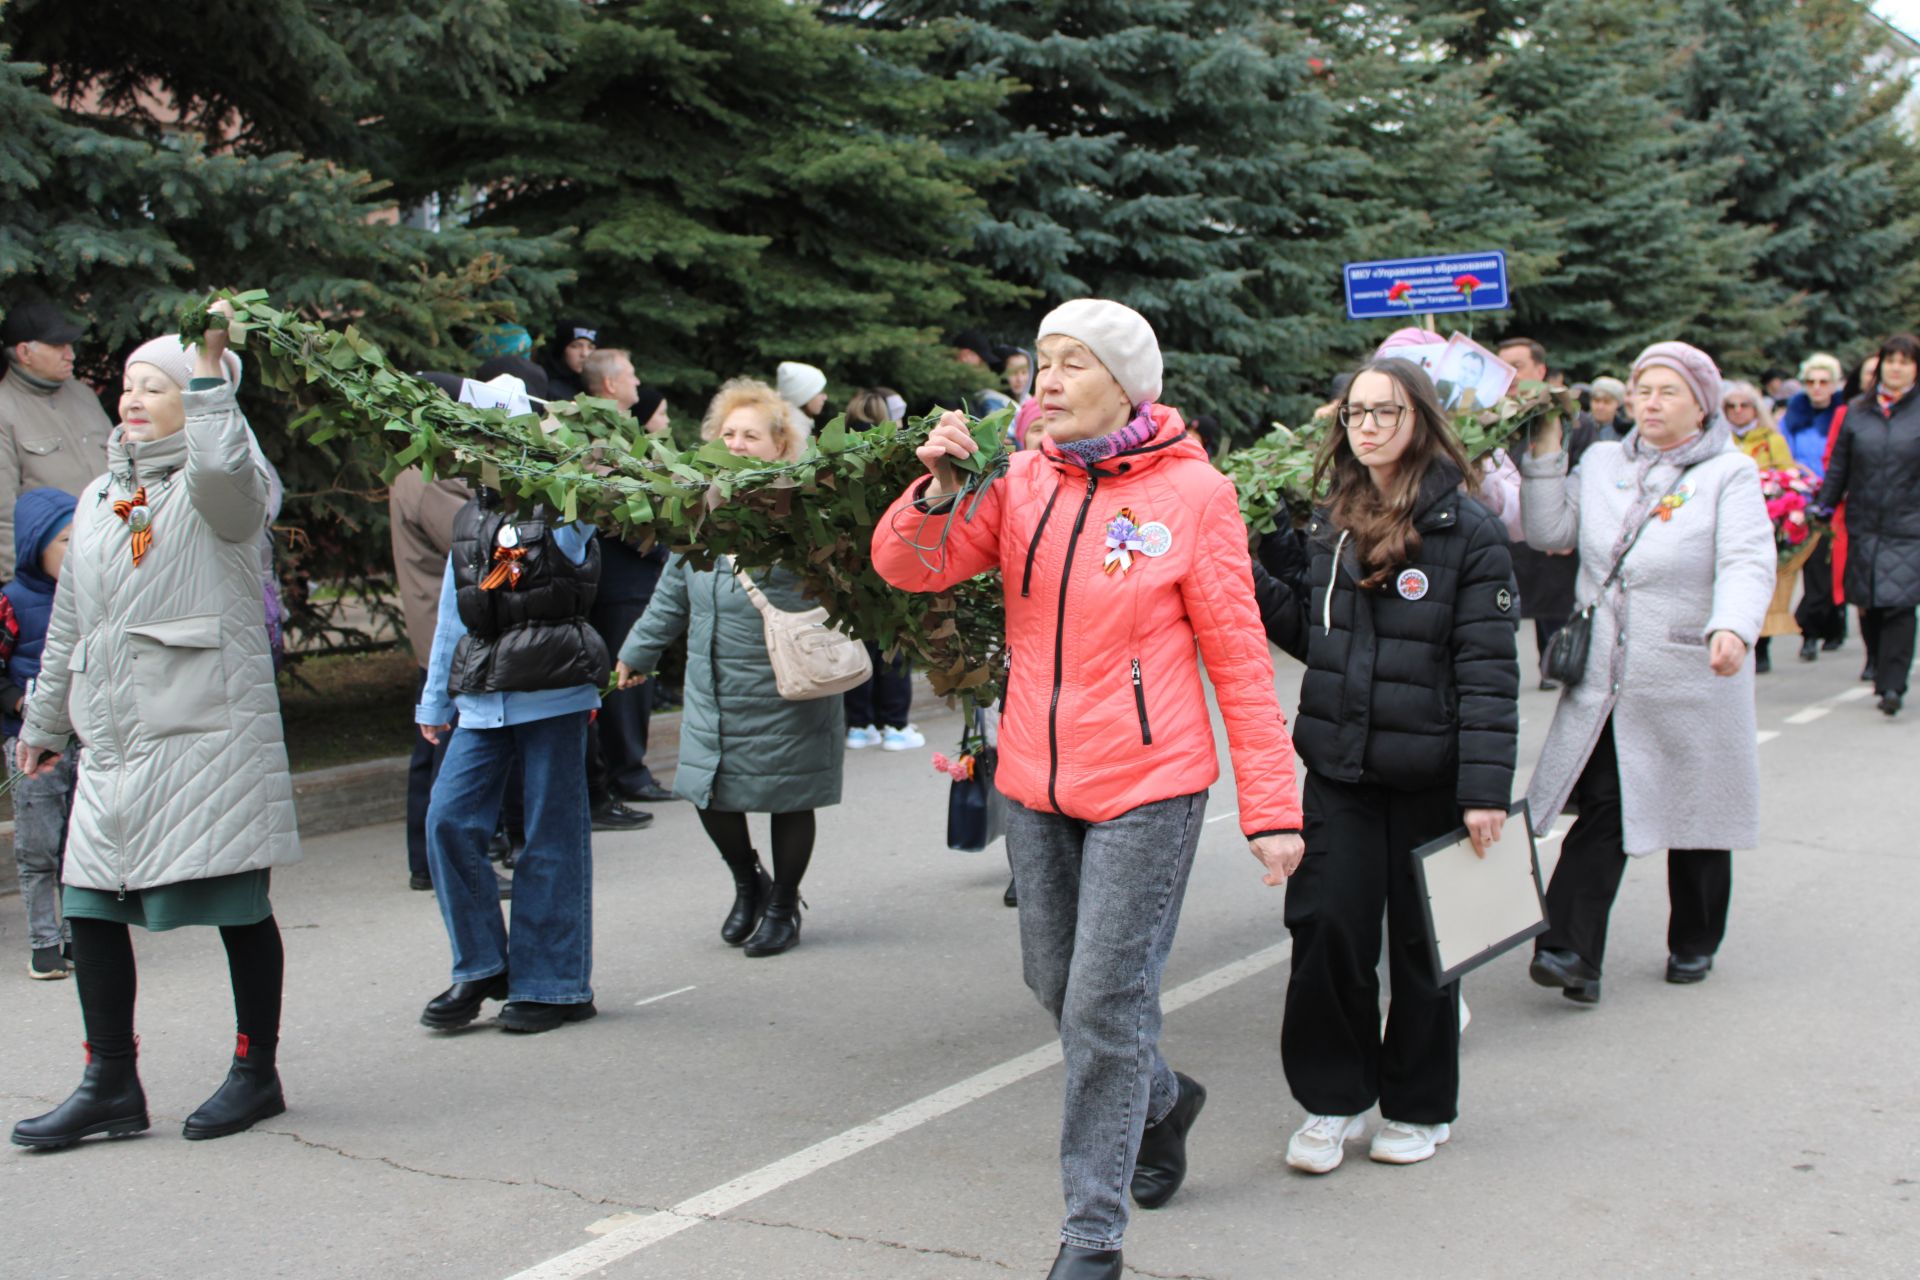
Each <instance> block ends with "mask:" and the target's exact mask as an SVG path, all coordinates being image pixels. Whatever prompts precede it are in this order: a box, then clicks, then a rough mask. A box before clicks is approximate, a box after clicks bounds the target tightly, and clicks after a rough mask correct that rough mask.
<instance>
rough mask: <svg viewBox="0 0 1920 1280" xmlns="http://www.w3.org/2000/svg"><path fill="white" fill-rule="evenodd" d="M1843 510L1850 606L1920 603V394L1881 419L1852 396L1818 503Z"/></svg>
mask: <svg viewBox="0 0 1920 1280" xmlns="http://www.w3.org/2000/svg"><path fill="white" fill-rule="evenodd" d="M1842 499H1844V500H1845V501H1846V504H1847V565H1846V569H1845V572H1844V578H1843V581H1844V585H1845V588H1846V596H1847V603H1848V604H1853V605H1859V606H1860V607H1861V608H1863V609H1872V608H1879V609H1911V608H1912V607H1913V606H1915V605H1917V604H1920V394H1915V393H1914V392H1911V391H1909V392H1908V393H1907V394H1906V396H1905V397H1903V398H1902V399H1901V400H1899V401H1898V402H1897V403H1895V404H1894V406H1893V417H1892V418H1888V417H1887V415H1885V414H1883V413H1881V412H1880V402H1879V399H1878V397H1876V396H1875V395H1874V394H1873V393H1872V392H1871V391H1869V392H1868V393H1867V394H1865V395H1863V396H1855V397H1854V399H1853V401H1852V403H1850V404H1848V405H1847V416H1846V417H1845V418H1843V419H1841V422H1840V434H1839V435H1838V436H1837V437H1836V438H1835V439H1834V442H1833V453H1832V455H1831V456H1830V457H1829V458H1828V459H1827V476H1826V480H1825V482H1824V483H1822V485H1821V486H1820V501H1821V503H1822V504H1824V505H1826V506H1829V507H1836V506H1839V505H1840V502H1841V500H1842Z"/></svg>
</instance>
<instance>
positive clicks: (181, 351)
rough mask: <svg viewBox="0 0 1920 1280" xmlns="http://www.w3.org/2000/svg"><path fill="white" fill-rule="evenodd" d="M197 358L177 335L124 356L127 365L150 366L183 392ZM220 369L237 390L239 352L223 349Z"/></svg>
mask: <svg viewBox="0 0 1920 1280" xmlns="http://www.w3.org/2000/svg"><path fill="white" fill-rule="evenodd" d="M198 358H199V357H198V353H196V352H195V351H194V350H193V348H191V347H186V346H182V345H181V343H180V335H179V334H177V333H169V334H166V335H164V336H162V337H158V338H154V339H152V340H151V341H148V342H143V343H141V344H140V345H139V346H138V347H136V348H134V352H133V354H132V355H130V356H128V357H127V364H128V365H129V366H131V365H136V364H150V365H152V366H153V367H154V368H156V369H158V370H160V372H162V373H164V374H166V375H167V376H168V377H169V378H172V379H173V380H174V381H175V382H177V383H179V384H180V389H181V390H182V391H185V390H186V389H187V384H188V383H189V382H192V381H193V378H194V367H195V364H196V362H197V361H198ZM220 370H221V372H222V373H224V374H225V375H226V378H227V381H228V382H231V383H232V384H233V388H234V390H236V391H238V390H239V389H240V353H239V352H237V351H235V350H234V349H233V348H231V347H229V348H227V352H226V354H225V355H224V356H222V357H221V359H220Z"/></svg>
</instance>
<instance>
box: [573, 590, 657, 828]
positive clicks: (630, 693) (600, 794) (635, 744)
mask: <svg viewBox="0 0 1920 1280" xmlns="http://www.w3.org/2000/svg"><path fill="white" fill-rule="evenodd" d="M649 599H651V597H641V598H639V599H626V600H596V601H595V602H594V605H593V611H592V613H590V614H589V615H588V622H589V623H591V624H592V626H593V629H594V630H595V631H597V632H599V633H600V638H601V639H602V640H604V641H606V644H607V652H608V653H610V654H613V655H615V656H616V657H617V656H618V655H619V653H620V646H621V645H622V644H624V643H626V639H627V633H628V632H629V631H631V630H633V624H634V623H636V622H638V621H639V620H640V615H641V614H643V613H645V612H646V611H647V601H648V600H649ZM652 720H653V681H651V680H649V681H647V682H646V683H645V684H643V685H641V686H640V687H639V688H638V689H623V690H622V691H620V692H619V693H614V694H609V695H607V696H606V697H604V698H602V699H601V700H600V714H599V715H597V716H595V717H594V718H593V723H592V724H590V725H589V726H588V727H587V794H588V795H589V796H590V797H591V798H592V800H593V801H594V802H595V803H598V802H599V801H601V800H604V799H606V798H607V796H608V794H609V793H610V792H611V790H612V789H613V788H614V787H619V788H621V789H623V790H626V791H630V792H631V791H637V790H639V789H640V788H642V787H646V786H649V785H652V784H653V782H654V778H653V773H652V772H651V771H650V770H649V769H648V768H647V733H648V730H649V728H650V727H651V724H652Z"/></svg>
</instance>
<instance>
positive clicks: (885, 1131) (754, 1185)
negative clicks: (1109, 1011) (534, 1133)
mask: <svg viewBox="0 0 1920 1280" xmlns="http://www.w3.org/2000/svg"><path fill="white" fill-rule="evenodd" d="M1292 951H1293V942H1292V941H1291V940H1290V939H1289V940H1287V941H1284V942H1279V943H1276V944H1275V945H1273V946H1271V947H1267V948H1265V949H1264V950H1261V951H1256V952H1254V953H1253V954H1252V955H1250V956H1245V957H1243V958H1241V959H1239V960H1235V961H1233V962H1232V963H1231V964H1226V965H1222V966H1221V967H1220V968H1218V969H1215V970H1214V971H1213V972H1211V973H1205V974H1202V975H1200V976H1199V977H1198V978H1195V979H1193V980H1192V981H1191V982H1186V983H1182V984H1181V985H1180V986H1177V987H1175V988H1174V989H1173V990H1171V991H1168V992H1166V993H1165V994H1164V995H1162V996H1161V998H1160V1007H1161V1008H1162V1009H1164V1010H1165V1011H1166V1012H1168V1013H1172V1012H1174V1011H1175V1010H1177V1009H1184V1008H1186V1007H1187V1006H1188V1005H1190V1004H1192V1003H1194V1002H1195V1001H1196V1000H1204V999H1206V998H1207V997H1208V996H1210V995H1213V994H1214V993H1215V992H1218V991H1223V990H1225V989H1226V988H1227V987H1230V986H1232V985H1233V984H1234V983H1236V982H1244V981H1245V980H1246V979H1248V978H1251V977H1253V976H1254V975H1256V974H1260V973H1264V972H1266V971H1267V970H1269V969H1272V968H1274V967H1276V966H1277V965H1279V964H1280V963H1281V962H1282V961H1284V960H1285V959H1286V958H1287V956H1288V955H1289V954H1291V953H1292ZM1059 1061H1060V1046H1059V1045H1058V1044H1057V1043H1054V1044H1045V1045H1042V1046H1041V1047H1039V1048H1038V1049H1033V1050H1029V1051H1028V1052H1026V1053H1023V1054H1021V1055H1020V1056H1019V1057H1017V1058H1010V1059H1008V1060H1007V1061H1005V1062H1003V1063H1001V1064H1000V1065H999V1066H996V1067H989V1068H988V1069H987V1070H985V1071H982V1072H981V1073H980V1074H978V1075H974V1076H969V1077H967V1078H966V1079H965V1080H962V1081H960V1082H959V1083H958V1084H953V1085H949V1086H947V1087H946V1088H945V1089H942V1090H940V1091H939V1092H938V1093H930V1094H928V1095H927V1096H926V1097H924V1098H921V1099H919V1100H917V1101H914V1102H909V1103H908V1104H907V1105H905V1106H904V1107H899V1108H897V1109H895V1110H893V1111H889V1112H887V1114H885V1115H883V1116H880V1117H878V1118H877V1119H874V1120H869V1121H867V1122H866V1123H865V1124H860V1125H855V1126H854V1127H853V1128H851V1129H848V1130H847V1131H846V1132H844V1133H838V1134H835V1135H834V1136H833V1137H831V1138H828V1139H826V1140H824V1141H822V1142H816V1143H814V1144H813V1145H812V1146H810V1147H807V1148H806V1149H805V1150H802V1151H796V1152H794V1153H793V1154H792V1155H790V1156H787V1157H785V1158H784V1159H781V1160H776V1161H774V1162H773V1163H772V1164H769V1165H764V1166H762V1167H761V1168H758V1169H755V1170H754V1171H753V1172H751V1173H748V1174H743V1175H742V1176H740V1177H738V1178H735V1179H734V1180H733V1181H731V1182H727V1183H723V1184H721V1185H720V1186H717V1187H714V1188H713V1189H711V1190H709V1191H703V1192H701V1193H700V1194H699V1195H697V1196H693V1197H691V1198H689V1199H686V1200H682V1201H681V1202H680V1203H679V1204H676V1205H674V1206H673V1207H672V1208H670V1209H663V1210H661V1211H660V1212H658V1213H649V1214H631V1213H622V1214H615V1215H614V1216H613V1217H611V1218H605V1219H602V1220H601V1221H599V1222H596V1223H594V1224H593V1225H592V1226H591V1227H589V1228H587V1229H588V1230H589V1231H592V1232H595V1233H596V1234H598V1235H599V1238H598V1239H597V1240H593V1241H590V1242H589V1243H587V1244H583V1245H581V1246H579V1247H578V1248H575V1249H569V1250H567V1252H565V1253H563V1254H560V1255H559V1256H558V1257H554V1258H550V1259H548V1260H547V1261H545V1262H541V1263H536V1264H535V1265H534V1266H531V1267H528V1268H527V1269H526V1270H525V1271H520V1272H517V1273H515V1274H514V1275H513V1276H512V1277H511V1280H576V1278H577V1277H581V1276H589V1275H592V1274H593V1273H594V1272H596V1271H600V1270H603V1269H605V1268H607V1267H610V1266H612V1265H613V1264H614V1263H616V1262H619V1261H620V1260H621V1259H623V1258H629V1257H632V1256H633V1255H634V1254H636V1253H638V1252H640V1251H641V1250H642V1249H645V1248H648V1247H649V1246H651V1245H656V1244H659V1243H660V1242H661V1241H662V1240H666V1239H669V1238H670V1237H673V1236H677V1235H679V1234H680V1233H681V1232H682V1231H685V1230H687V1229H688V1228H689V1227H697V1226H699V1225H700V1224H701V1223H702V1222H705V1221H707V1220H708V1219H709V1218H716V1217H719V1216H721V1215H722V1214H725V1213H729V1212H731V1211H732V1210H734V1209H737V1208H739V1207H740V1206H741V1205H743V1204H746V1203H747V1202H748V1201H750V1200H757V1199H759V1198H760V1197H761V1196H764V1195H767V1194H769V1193H771V1192H774V1191H778V1190H779V1189H780V1188H782V1187H784V1186H787V1185H789V1184H790V1183H794V1182H797V1181H799V1180H800V1179H801V1178H804V1177H806V1176H807V1175H809V1174H813V1173H818V1172H819V1171H820V1170H822V1169H825V1168H827V1167H828V1166H830V1165H834V1164H838V1163H839V1162H840V1161H842V1160H845V1159H846V1158H847V1157H849V1156H854V1155H858V1154H859V1153H860V1152H862V1151H865V1150H866V1149H867V1148H869V1147H872V1146H877V1145H879V1144H880V1143H882V1142H885V1141H886V1140H887V1139H888V1138H893V1137H898V1136H899V1135H900V1134H903V1133H906V1132H909V1131H910V1130H913V1129H917V1128H919V1127H920V1126H921V1125H924V1124H926V1123H928V1122H929V1121H933V1120H938V1119H939V1118H940V1117H942V1116H944V1115H947V1114H949V1113H950V1112H953V1111H958V1110H959V1109H960V1108H961V1107H964V1106H966V1105H967V1104H968V1103H969V1102H977V1101H979V1100H980V1099H981V1098H984V1097H987V1096H988V1095H989V1094H993V1093H997V1092H999V1091H1000V1090H1002V1089H1005V1088H1007V1087H1008V1086H1009V1085H1014V1084H1018V1083H1019V1082H1020V1081H1022V1080H1025V1079H1026V1078H1027V1077H1029V1076H1034V1075H1038V1074H1039V1073H1040V1072H1042V1071H1045V1070H1046V1069H1047V1068H1049V1067H1052V1066H1055V1065H1057V1064H1058V1063H1059Z"/></svg>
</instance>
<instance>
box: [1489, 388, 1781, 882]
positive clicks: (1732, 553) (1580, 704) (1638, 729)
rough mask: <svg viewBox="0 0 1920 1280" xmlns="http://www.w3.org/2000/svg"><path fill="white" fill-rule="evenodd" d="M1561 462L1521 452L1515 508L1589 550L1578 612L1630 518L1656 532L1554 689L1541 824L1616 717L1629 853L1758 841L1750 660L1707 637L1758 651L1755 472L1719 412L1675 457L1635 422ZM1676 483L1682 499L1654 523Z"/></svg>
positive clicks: (1765, 567)
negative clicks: (1644, 438) (1734, 665)
mask: <svg viewBox="0 0 1920 1280" xmlns="http://www.w3.org/2000/svg"><path fill="white" fill-rule="evenodd" d="M1689 466H1690V467H1691V469H1690V470H1688V471H1687V473H1686V476H1685V478H1684V479H1681V470H1682V468H1683V467H1689ZM1566 469H1567V458H1566V455H1565V454H1564V453H1557V454H1549V455H1547V456H1545V457H1539V458H1534V457H1527V458H1524V459H1522V461H1521V463H1520V472H1521V475H1522V477H1523V479H1522V481H1521V491H1520V493H1521V511H1522V516H1523V519H1524V520H1525V522H1526V530H1527V541H1528V542H1529V543H1531V544H1532V545H1534V546H1536V547H1539V548H1542V549H1543V550H1544V549H1558V548H1567V547H1573V548H1577V549H1578V550H1579V552H1580V581H1579V586H1578V596H1579V603H1580V605H1582V606H1584V605H1585V604H1586V603H1587V602H1589V601H1592V600H1594V599H1595V598H1596V597H1597V596H1599V595H1600V584H1601V582H1602V581H1603V580H1604V579H1605V578H1606V576H1607V573H1608V570H1609V569H1610V568H1611V567H1612V566H1613V563H1614V560H1615V558H1616V556H1617V554H1618V548H1619V547H1620V546H1621V545H1622V543H1623V542H1624V540H1625V538H1626V537H1627V536H1628V533H1629V530H1630V529H1631V528H1632V527H1633V525H1634V524H1635V523H1637V522H1638V520H1644V521H1645V526H1646V527H1645V529H1644V531H1643V532H1642V534H1641V537H1640V540H1639V542H1638V543H1637V544H1635V546H1634V548H1633V550H1632V551H1631V553H1629V554H1628V555H1627V557H1626V562H1625V568H1624V570H1623V572H1622V574H1621V577H1620V580H1619V581H1618V582H1617V583H1615V584H1614V586H1613V588H1612V589H1611V590H1609V591H1608V592H1607V594H1606V595H1605V597H1603V598H1601V599H1600V601H1599V608H1598V609H1597V610H1596V611H1595V614H1594V623H1593V644H1592V648H1591V649H1590V650H1589V652H1588V656H1587V673H1586V678H1585V679H1584V680H1582V681H1581V682H1580V683H1579V684H1577V685H1574V686H1572V687H1570V688H1568V689H1567V690H1566V691H1565V692H1564V693H1562V694H1561V695H1560V705H1559V707H1558V709H1557V710H1556V711H1555V712H1554V717H1553V726H1552V728H1551V729H1549V730H1548V732H1547V741H1546V745H1545V746H1544V747H1543V748H1542V749H1541V753H1540V763H1539V764H1538V765H1537V766H1536V767H1535V769H1534V772H1533V782H1532V785H1531V786H1530V787H1529V788H1528V790H1527V801H1528V804H1529V805H1530V807H1531V810H1532V814H1533V825H1534V830H1535V832H1536V833H1537V834H1541V835H1544V834H1545V833H1546V832H1547V830H1548V829H1549V828H1551V827H1552V826H1553V823H1554V820H1555V819H1556V818H1557V817H1558V816H1559V815H1560V812H1561V810H1562V809H1563V808H1565V806H1566V803H1567V797H1568V796H1569V795H1570V794H1571V793H1572V791H1573V785H1574V783H1575V781H1577V780H1578V779H1579V777H1580V772H1581V770H1582V769H1584V768H1585V767H1586V763H1587V757H1588V756H1590V755H1591V754H1592V753H1593V747H1594V743H1595V742H1597V741H1598V740H1599V737H1600V731H1601V729H1602V728H1604V727H1605V725H1606V723H1607V717H1608V716H1612V717H1613V733H1614V742H1615V744H1616V746H1617V748H1618V751H1619V756H1620V793H1621V811H1622V812H1621V826H1622V829H1623V833H1624V837H1625V839H1624V844H1625V848H1626V852H1628V853H1630V854H1634V855H1641V854H1648V853H1656V852H1659V851H1660V850H1663V849H1751V848H1753V847H1754V846H1755V845H1757V844H1759V842H1760V756H1759V749H1758V747H1757V746H1756V744H1755V739H1754V731H1755V730H1754V708H1753V662H1752V661H1751V659H1749V660H1748V661H1747V662H1746V663H1745V664H1744V665H1743V666H1742V667H1741V669H1740V671H1739V672H1738V673H1736V674H1735V675H1733V676H1716V675H1715V674H1713V671H1712V669H1711V668H1710V667H1709V666H1708V664H1707V653H1708V649H1707V643H1708V641H1707V638H1708V637H1709V636H1710V635H1712V634H1713V633H1714V632H1716V631H1731V632H1732V633H1733V634H1734V635H1736V636H1739V637H1740V639H1741V640H1743V641H1745V642H1746V643H1747V645H1748V646H1749V647H1751V646H1752V645H1753V642H1754V641H1755V640H1756V639H1758V638H1759V635H1760V626H1761V623H1762V622H1763V621H1764V619H1765V618H1766V613H1767V607H1768V605H1769V604H1770V603H1771V601H1772V598H1773V586H1774V567H1775V565H1776V563H1777V557H1776V553H1775V551H1774V545H1773V529H1772V526H1771V525H1770V524H1769V523H1768V520H1767V512H1766V504H1765V502H1764V501H1763V499H1762V498H1761V496H1760V481H1759V473H1758V472H1757V471H1756V469H1755V467H1754V464H1753V461H1752V460H1751V459H1750V458H1748V457H1747V456H1746V455H1745V454H1743V453H1741V452H1740V451H1739V450H1737V449H1735V448H1734V447H1733V446H1732V444H1731V443H1730V440H1729V432H1728V430H1727V426H1726V424H1725V423H1724V422H1721V421H1719V420H1717V419H1716V420H1715V422H1714V423H1713V425H1712V426H1710V427H1709V428H1708V430H1707V431H1705V432H1704V433H1703V434H1702V435H1700V436H1699V437H1698V438H1697V439H1695V440H1694V441H1693V442H1692V443H1691V444H1689V445H1685V446H1683V447H1682V448H1680V449H1679V450H1678V451H1676V452H1675V453H1674V454H1671V455H1663V454H1661V453H1660V452H1658V451H1656V450H1654V449H1652V448H1651V447H1649V446H1646V445H1643V444H1642V443H1641V442H1640V433H1639V432H1638V431H1637V430H1636V431H1633V432H1631V433H1630V434H1629V435H1628V436H1627V438H1626V439H1625V440H1623V441H1619V442H1609V443H1601V444H1596V445H1594V446H1593V447H1592V448H1591V449H1589V450H1587V453H1586V456H1585V457H1584V458H1583V459H1582V460H1581V463H1580V466H1579V468H1578V469H1577V470H1576V471H1575V472H1574V473H1573V474H1572V475H1568V474H1566ZM1676 482H1678V483H1679V485H1680V488H1679V490H1678V492H1677V496H1679V497H1681V498H1683V499H1684V501H1682V502H1680V504H1679V505H1678V506H1677V507H1675V508H1674V509H1673V511H1672V515H1671V516H1670V518H1668V519H1666V520H1661V519H1658V518H1657V517H1656V516H1655V515H1654V509H1655V508H1656V506H1657V505H1658V504H1659V502H1660V500H1661V498H1662V497H1663V496H1664V495H1665V494H1666V493H1667V492H1668V491H1669V490H1670V489H1672V488H1673V487H1674V485H1675V483H1676ZM1640 512H1646V513H1647V514H1646V515H1644V516H1641V515H1639V513H1640ZM1636 517H1638V520H1636Z"/></svg>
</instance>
